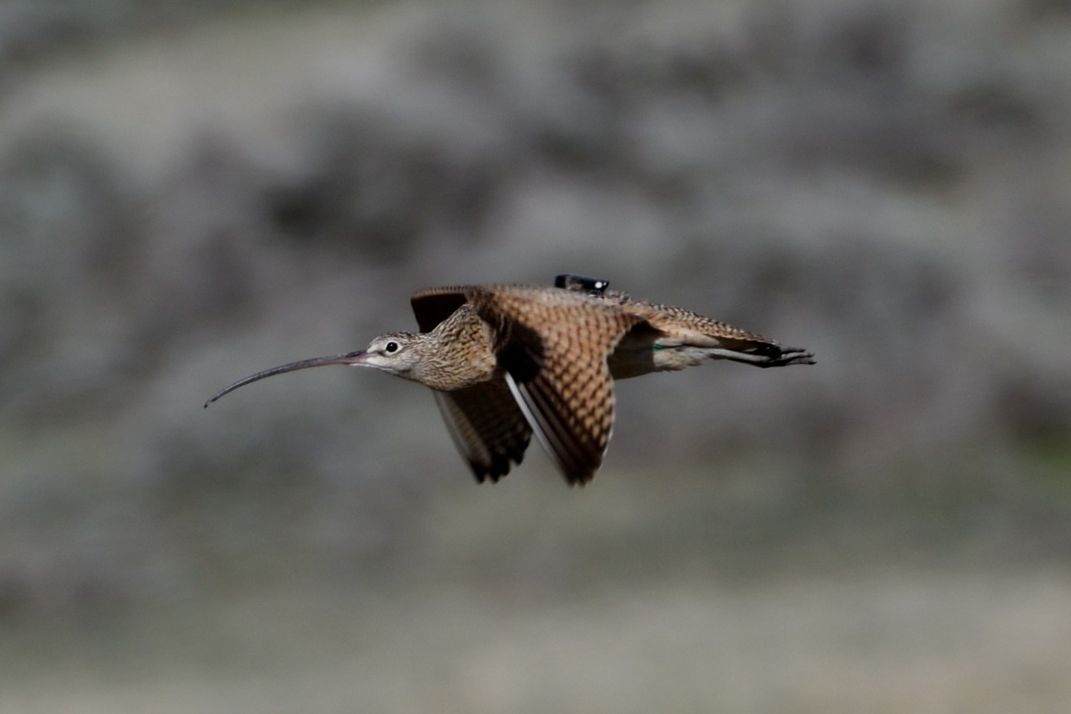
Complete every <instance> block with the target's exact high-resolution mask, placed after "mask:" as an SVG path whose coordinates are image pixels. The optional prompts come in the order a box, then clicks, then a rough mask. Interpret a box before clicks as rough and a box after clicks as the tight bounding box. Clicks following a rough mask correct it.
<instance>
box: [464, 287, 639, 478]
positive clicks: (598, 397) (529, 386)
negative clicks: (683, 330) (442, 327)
mask: <svg viewBox="0 0 1071 714" xmlns="http://www.w3.org/2000/svg"><path fill="white" fill-rule="evenodd" d="M466 293H467V295H468V297H469V302H470V303H471V304H472V305H473V307H474V309H475V310H476V312H477V314H478V315H480V317H481V318H483V319H484V320H486V321H487V322H488V323H489V324H491V325H492V326H493V327H494V329H495V330H496V334H497V335H498V337H499V340H500V345H499V347H498V356H499V363H500V364H501V365H502V367H503V368H504V369H505V370H506V375H507V377H506V381H507V383H508V384H509V386H510V388H511V389H512V390H513V393H514V396H515V397H516V398H517V403H518V404H519V405H520V407H521V410H522V411H523V412H524V415H525V417H526V418H527V420H528V423H529V425H530V426H531V427H532V430H533V431H534V432H535V434H536V436H537V437H538V438H539V440H540V442H541V443H542V444H543V447H544V448H545V449H546V450H547V451H548V452H549V453H550V455H551V457H552V458H553V459H554V461H555V462H556V463H557V465H558V468H559V469H560V470H561V472H562V474H563V475H564V476H565V478H566V480H567V481H569V482H570V483H584V482H586V481H589V480H590V479H591V477H592V476H593V475H594V473H595V471H596V470H597V469H598V468H599V466H600V465H601V464H602V457H603V454H604V453H605V451H606V445H607V443H608V442H609V439H610V433H611V431H612V430H613V424H614V391H613V379H612V378H611V376H610V369H609V367H608V366H607V363H606V359H607V356H608V355H609V354H610V352H612V351H613V349H614V346H615V345H616V344H617V342H618V340H620V339H621V337H622V336H623V335H624V334H625V332H627V331H628V330H629V329H630V328H631V327H632V326H634V325H636V324H638V323H639V322H641V321H642V319H641V318H638V317H636V316H633V315H630V314H628V313H626V312H624V311H622V310H621V309H619V308H618V307H616V306H614V305H611V304H609V303H606V302H604V301H600V300H597V299H592V298H590V297H588V296H587V295H585V294H582V293H577V292H567V291H561V290H548V289H546V288H539V287H527V286H489V287H474V288H468V289H466Z"/></svg>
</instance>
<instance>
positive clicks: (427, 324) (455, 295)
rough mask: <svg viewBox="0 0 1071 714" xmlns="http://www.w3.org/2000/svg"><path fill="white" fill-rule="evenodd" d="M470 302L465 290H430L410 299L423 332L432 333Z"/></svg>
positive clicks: (422, 291)
mask: <svg viewBox="0 0 1071 714" xmlns="http://www.w3.org/2000/svg"><path fill="white" fill-rule="evenodd" d="M467 301H468V297H467V296H466V295H465V288H429V289H427V290H421V291H420V292H418V293H416V294H415V295H413V297H412V298H410V299H409V303H410V304H411V305H412V306H413V314H414V315H416V320H417V325H418V326H419V327H420V331H421V332H431V331H432V330H434V329H435V326H436V325H438V324H439V323H440V322H442V321H443V320H445V319H446V318H448V317H450V316H451V315H452V314H454V311H455V310H457V309H458V308H459V307H461V306H462V305H464V304H465V303H466V302H467Z"/></svg>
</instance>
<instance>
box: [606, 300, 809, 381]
mask: <svg viewBox="0 0 1071 714" xmlns="http://www.w3.org/2000/svg"><path fill="white" fill-rule="evenodd" d="M622 309H624V310H627V311H628V312H630V313H632V314H634V315H637V316H639V317H642V318H643V319H644V322H646V323H647V324H648V325H650V326H651V327H652V328H653V329H655V330H657V331H658V332H660V333H662V335H663V336H662V337H660V338H659V342H660V343H661V344H662V345H663V346H670V345H674V344H677V345H690V346H693V347H704V348H708V349H710V350H711V356H715V355H716V356H720V357H722V358H723V359H729V360H733V361H735V362H744V363H746V364H752V365H755V366H756V367H780V366H784V365H789V364H814V355H813V354H812V353H811V352H809V351H807V350H805V349H802V348H799V347H783V346H781V345H780V344H778V342H777V341H776V340H772V339H770V338H768V337H763V336H762V335H759V334H756V333H754V332H748V331H747V330H742V329H740V328H739V327H733V326H732V325H728V324H726V323H724V322H719V321H718V320H714V319H711V318H709V317H705V316H703V315H700V314H698V313H695V312H692V311H691V310H685V309H684V308H680V307H672V306H669V305H653V304H650V303H645V302H641V301H637V300H629V301H628V302H627V303H624V304H623V305H622Z"/></svg>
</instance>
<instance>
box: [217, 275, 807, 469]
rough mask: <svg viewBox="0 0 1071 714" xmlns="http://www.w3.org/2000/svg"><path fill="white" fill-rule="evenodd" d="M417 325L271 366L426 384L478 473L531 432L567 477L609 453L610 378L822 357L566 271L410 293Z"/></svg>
mask: <svg viewBox="0 0 1071 714" xmlns="http://www.w3.org/2000/svg"><path fill="white" fill-rule="evenodd" d="M412 305H413V312H414V313H415V314H416V319H417V324H418V325H419V327H420V332H419V333H412V332H391V333H388V334H385V335H381V336H380V337H376V338H375V339H374V340H372V342H371V343H370V344H369V345H368V348H367V349H365V350H361V351H358V352H350V353H347V354H343V355H337V356H334V357H315V358H312V359H306V360H301V361H300V362H291V363H289V364H284V365H281V366H279V367H273V368H271V369H268V370H265V371H263V372H258V373H256V374H253V375H251V376H249V377H246V378H244V379H241V380H239V381H237V382H235V383H234V384H232V385H230V386H229V387H227V388H225V389H223V390H222V391H220V392H219V393H218V394H216V395H215V396H213V397H212V398H211V399H209V400H208V401H207V402H205V406H206V407H207V406H208V405H209V404H210V403H212V402H214V401H216V400H217V399H219V398H220V397H222V396H223V395H225V394H227V393H229V392H231V391H233V390H235V389H237V388H238V387H241V386H244V385H246V384H249V383H250V382H255V381H257V380H259V379H263V378H265V377H271V376H273V375H276V374H282V373H283V372H292V371H294V370H297V369H305V368H307V367H322V366H324V365H331V364H338V365H350V366H354V367H374V368H375V369H378V370H381V371H383V372H388V373H389V374H393V375H397V376H399V377H403V378H405V379H410V380H413V381H415V382H420V383H421V384H423V385H425V386H427V387H430V388H431V389H432V390H434V393H435V398H436V401H437V402H438V404H439V408H440V410H441V411H442V414H443V418H444V419H445V421H446V425H447V427H448V428H449V430H450V434H451V436H453V438H454V442H455V443H456V444H457V448H458V450H459V451H460V452H461V455H462V456H464V457H465V460H466V461H467V462H468V464H469V466H470V467H471V468H472V472H473V474H474V475H475V476H476V480H477V481H480V482H482V481H484V480H485V479H487V478H490V479H491V480H492V481H497V480H498V479H499V478H501V477H502V476H505V475H506V474H507V473H508V472H509V469H510V465H511V463H517V464H519V463H520V462H521V459H522V458H523V457H524V451H525V449H526V448H527V447H528V442H529V439H530V438H531V435H532V433H533V432H535V435H536V437H537V438H538V439H539V441H540V442H541V443H542V444H543V447H544V448H545V449H546V450H547V452H548V453H549V454H550V455H551V457H552V458H553V460H554V462H555V463H556V464H557V466H558V468H559V469H560V470H561V472H562V474H563V475H564V476H565V478H566V480H567V481H568V482H569V483H570V484H576V483H585V482H587V481H589V480H590V479H591V477H592V476H594V474H595V471H596V470H598V468H599V465H600V464H601V463H602V457H603V454H604V453H605V451H606V445H607V443H608V442H609V439H610V432H611V430H612V429H613V423H614V388H613V385H614V380H615V379H625V378H628V377H638V376H640V375H643V374H648V373H649V372H661V371H667V370H679V369H684V368H686V367H692V366H695V365H698V364H701V363H703V362H705V361H707V360H710V359H727V360H733V361H735V362H743V363H745V364H750V365H754V366H756V367H781V366H785V365H790V364H814V355H813V354H811V353H810V352H808V351H806V350H803V349H798V348H794V347H781V346H780V345H778V344H777V343H776V342H774V341H773V340H770V339H767V338H765V337H762V336H760V335H756V334H754V333H751V332H746V331H744V330H741V329H738V328H736V327H732V326H730V325H727V324H725V323H723V322H718V321H716V320H712V319H710V318H708V317H703V316H702V315H698V314H696V313H694V312H690V311H688V310H684V309H681V308H679V307H670V306H667V305H656V304H653V303H649V302H645V301H642V300H635V299H633V298H631V297H629V296H628V295H627V294H625V293H622V292H619V291H616V290H610V289H609V288H608V284H607V282H606V281H605V280H600V279H594V278H585V277H582V276H577V275H560V276H558V278H557V280H556V281H555V287H547V286H540V285H469V286H462V287H446V288H431V289H428V290H422V291H420V292H418V293H416V294H415V295H414V296H413V298H412Z"/></svg>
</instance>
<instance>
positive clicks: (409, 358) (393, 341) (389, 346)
mask: <svg viewBox="0 0 1071 714" xmlns="http://www.w3.org/2000/svg"><path fill="white" fill-rule="evenodd" d="M417 341H418V340H417V336H416V335H414V334H413V333H412V332H389V333H387V334H386V335H380V336H379V337H376V338H375V339H373V340H372V341H371V342H369V343H368V349H366V350H365V351H364V352H362V353H360V358H359V360H358V361H354V362H350V363H349V364H352V365H354V366H358V367H375V368H376V369H379V370H383V371H384V372H389V373H390V374H395V375H398V376H399V377H405V376H406V375H407V374H409V373H410V372H411V371H412V370H413V368H414V367H416V366H417V364H419V362H420V358H419V355H418V354H417V352H418V350H416V349H413V345H414V343H416V342H417Z"/></svg>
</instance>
